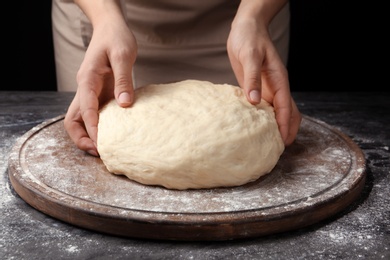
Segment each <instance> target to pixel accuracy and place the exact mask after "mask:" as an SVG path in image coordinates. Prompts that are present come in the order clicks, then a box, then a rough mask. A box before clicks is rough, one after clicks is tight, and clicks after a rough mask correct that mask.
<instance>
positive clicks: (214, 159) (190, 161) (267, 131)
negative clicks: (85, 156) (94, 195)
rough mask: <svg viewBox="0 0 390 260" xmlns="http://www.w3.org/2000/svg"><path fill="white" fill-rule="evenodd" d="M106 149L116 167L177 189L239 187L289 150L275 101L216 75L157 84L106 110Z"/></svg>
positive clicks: (102, 143) (102, 122) (102, 138)
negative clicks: (252, 99) (253, 99)
mask: <svg viewBox="0 0 390 260" xmlns="http://www.w3.org/2000/svg"><path fill="white" fill-rule="evenodd" d="M97 147H98V152H99V154H100V158H101V159H102V161H103V163H104V164H105V166H106V167H107V169H108V171H110V172H112V173H114V174H120V175H122V174H123V175H126V176H127V177H128V178H129V179H131V180H134V181H137V182H140V183H142V184H146V185H159V186H164V187H166V188H169V189H179V190H184V189H200V188H215V187H229V186H238V185H243V184H245V183H248V182H251V181H254V180H256V179H258V178H259V177H260V176H262V175H264V174H267V173H269V172H270V171H271V170H272V169H273V168H274V166H275V165H276V163H277V161H278V160H279V157H280V155H281V154H282V152H283V151H284V144H283V141H282V139H281V136H280V133H279V130H278V126H277V123H276V120H275V114H274V110H273V107H272V106H271V105H269V104H268V103H267V102H266V101H265V100H262V101H261V103H260V104H259V105H257V106H254V105H251V104H250V103H249V102H248V101H247V100H246V98H245V96H244V93H243V92H242V90H241V88H239V87H237V86H231V85H227V84H223V85H222V84H219V85H218V84H213V83H211V82H208V81H197V80H185V81H181V82H177V83H170V84H154V85H153V84H152V85H147V86H145V87H142V88H139V89H137V90H135V102H134V104H133V105H132V106H131V107H130V108H121V107H120V106H119V105H117V104H116V101H115V100H112V101H110V102H109V103H108V104H107V105H106V106H104V107H103V109H102V110H101V111H100V116H99V124H98V144H97Z"/></svg>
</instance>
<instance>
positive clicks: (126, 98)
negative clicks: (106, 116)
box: [118, 92, 131, 105]
mask: <svg viewBox="0 0 390 260" xmlns="http://www.w3.org/2000/svg"><path fill="white" fill-rule="evenodd" d="M118 101H119V104H121V105H130V104H131V96H130V94H129V93H127V92H122V93H120V94H119V97H118Z"/></svg>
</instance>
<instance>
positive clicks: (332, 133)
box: [9, 116, 366, 241]
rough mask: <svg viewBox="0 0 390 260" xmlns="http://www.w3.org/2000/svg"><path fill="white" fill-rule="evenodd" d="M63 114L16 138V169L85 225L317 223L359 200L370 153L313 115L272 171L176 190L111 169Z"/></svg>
mask: <svg viewBox="0 0 390 260" xmlns="http://www.w3.org/2000/svg"><path fill="white" fill-rule="evenodd" d="M63 118H64V116H59V117H56V118H53V119H51V120H48V121H45V122H43V123H42V124H40V125H38V126H36V127H34V128H32V129H31V130H30V131H28V132H27V133H26V134H24V135H23V136H22V137H21V138H19V139H18V141H17V142H16V144H15V145H14V147H13V149H12V151H11V153H10V158H9V176H10V180H11V184H12V186H13V187H14V189H15V191H16V192H17V193H18V194H19V195H20V197H21V198H22V199H24V200H25V201H26V202H27V203H29V204H30V205H31V206H33V207H34V208H36V209H37V210H39V211H41V212H43V213H45V214H48V215H50V216H52V217H54V218H57V219H60V220H62V221H65V222H68V223H71V224H74V225H76V226H79V227H83V228H87V229H91V230H95V231H99V232H104V233H109V234H114V235H120V236H127V237H135V238H149V239H168V240H193V241H196V240H228V239H238V238H249V237H256V236H263V235H268V234H274V233H278V232H284V231H289V230H293V229H297V228H300V227H304V226H307V225H311V224H314V223H316V222H319V221H321V220H323V219H326V218H328V217H330V216H332V215H334V214H336V213H337V212H340V211H341V210H342V209H344V208H345V207H346V206H348V205H349V204H350V203H351V202H353V201H354V200H355V199H356V198H357V197H358V196H359V194H360V192H361V190H362V189H363V186H364V182H365V164H366V162H365V158H364V155H363V153H362V152H361V150H360V148H359V147H358V146H357V145H356V144H355V143H354V142H353V141H352V140H351V139H350V138H349V137H347V136H346V135H344V134H343V133H341V132H340V131H338V130H336V129H334V128H332V127H330V126H329V125H327V124H326V123H324V122H321V121H318V120H316V119H313V118H310V117H307V116H304V117H303V121H302V126H301V129H300V132H299V134H298V137H297V140H296V142H295V143H294V144H293V145H291V146H289V147H288V148H286V150H285V151H284V153H283V155H282V156H281V158H280V160H279V162H278V164H277V165H276V167H275V168H274V169H273V170H272V172H271V173H269V174H267V175H266V176H263V177H262V178H260V179H259V180H257V181H255V182H252V183H249V184H246V185H243V186H239V187H232V188H217V189H203V190H186V191H178V190H169V189H166V188H163V187H157V186H146V185H142V184H139V183H136V182H134V181H131V180H129V179H127V178H126V177H124V176H117V175H114V174H111V173H109V172H108V171H107V170H106V168H105V166H104V165H103V163H102V161H101V160H100V159H99V158H96V157H93V156H90V155H88V154H85V153H84V152H82V151H80V150H79V149H77V148H76V147H75V145H74V144H73V143H72V141H71V140H70V138H69V137H68V135H67V133H66V132H65V130H64V127H63Z"/></svg>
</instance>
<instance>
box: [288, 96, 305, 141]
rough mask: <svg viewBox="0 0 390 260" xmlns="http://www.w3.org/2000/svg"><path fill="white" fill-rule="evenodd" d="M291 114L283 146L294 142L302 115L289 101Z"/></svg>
mask: <svg viewBox="0 0 390 260" xmlns="http://www.w3.org/2000/svg"><path fill="white" fill-rule="evenodd" d="M291 105H292V113H291V118H290V126H289V131H288V135H287V138H286V140H285V145H286V146H287V145H290V144H292V143H293V142H294V140H295V138H296V136H297V134H298V132H299V128H300V125H301V121H302V115H301V113H300V112H299V110H298V107H297V105H296V103H295V102H294V100H293V99H291Z"/></svg>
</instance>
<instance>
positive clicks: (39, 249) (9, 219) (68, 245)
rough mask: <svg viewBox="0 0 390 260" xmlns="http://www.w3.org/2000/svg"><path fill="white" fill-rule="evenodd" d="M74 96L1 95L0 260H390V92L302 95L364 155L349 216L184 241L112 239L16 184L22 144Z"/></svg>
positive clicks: (311, 111) (306, 106) (302, 102)
mask: <svg viewBox="0 0 390 260" xmlns="http://www.w3.org/2000/svg"><path fill="white" fill-rule="evenodd" d="M73 95H74V94H73V93H59V92H5V91H2V92H1V91H0V178H1V179H0V197H1V204H0V205H1V206H0V209H1V215H0V229H1V233H0V259H202V260H207V259H390V92H382V93H377V92H352V93H344V92H294V93H293V96H294V98H295V100H296V102H297V105H298V107H299V109H300V110H301V112H302V113H303V114H305V115H308V116H310V117H313V118H316V119H318V120H321V121H323V122H325V123H327V124H329V125H331V126H333V127H334V128H336V129H338V130H340V131H342V132H343V133H344V134H346V135H347V136H349V137H350V138H351V139H352V140H353V141H354V142H355V143H356V144H357V145H358V146H359V147H360V148H361V150H362V151H363V153H364V156H365V158H366V163H367V169H366V172H367V180H366V183H365V187H364V189H363V192H362V193H361V196H360V197H359V198H358V199H357V200H356V201H355V202H354V203H352V204H351V205H350V206H348V207H347V208H345V210H343V211H342V212H341V213H338V214H336V215H334V216H333V217H331V218H329V219H326V220H325V221H322V222H320V223H317V224H314V225H312V226H309V227H306V228H302V229H299V230H294V231H289V232H285V233H281V234H274V235H270V236H265V237H259V238H251V239H244V240H232V241H219V242H180V241H162V240H146V239H132V238H123V237H116V236H110V235H106V234H101V233H98V232H94V231H89V230H85V229H82V228H79V227H75V226H72V225H70V224H67V223H64V222H61V221H59V220H57V219H54V218H52V217H50V216H47V215H45V214H43V213H41V212H40V211H38V210H35V209H34V208H32V207H31V206H29V205H28V204H27V203H26V202H24V200H22V199H21V198H20V197H19V196H18V194H17V193H16V192H15V191H14V189H13V187H12V185H11V184H10V181H9V177H8V157H9V152H10V150H11V149H12V147H13V145H14V143H15V142H16V140H17V139H18V138H19V137H21V136H22V135H23V134H24V133H26V132H27V131H28V130H30V129H31V128H33V127H34V126H36V125H38V124H40V123H41V122H43V121H45V120H47V119H51V118H54V117H56V116H59V115H62V114H64V113H65V112H66V109H67V107H68V105H69V104H70V101H71V100H72V98H73Z"/></svg>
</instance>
